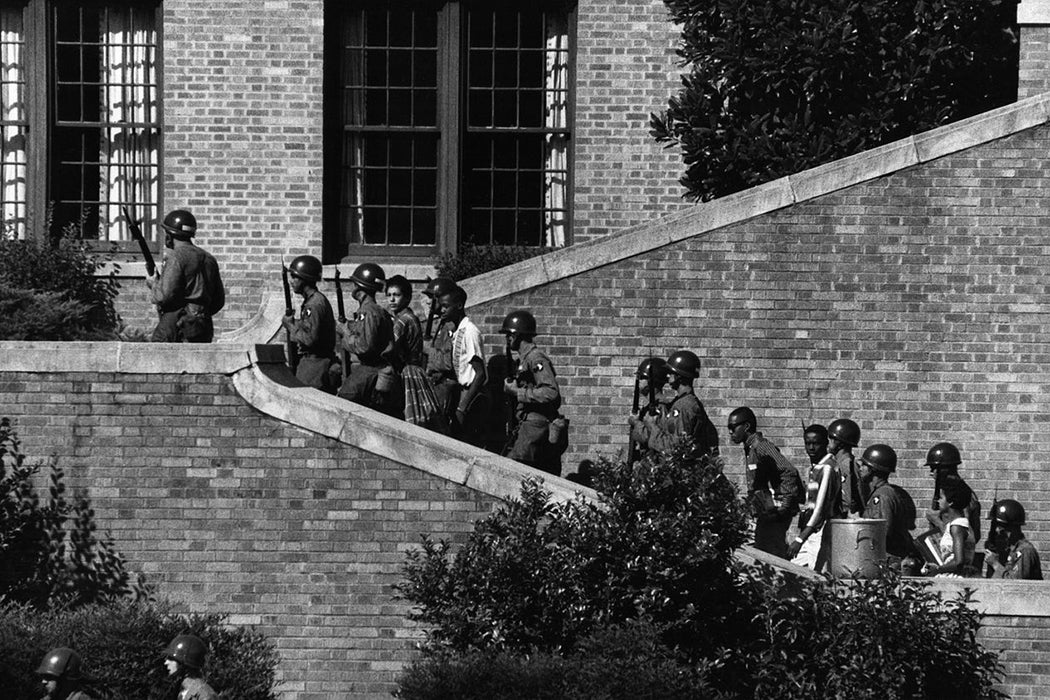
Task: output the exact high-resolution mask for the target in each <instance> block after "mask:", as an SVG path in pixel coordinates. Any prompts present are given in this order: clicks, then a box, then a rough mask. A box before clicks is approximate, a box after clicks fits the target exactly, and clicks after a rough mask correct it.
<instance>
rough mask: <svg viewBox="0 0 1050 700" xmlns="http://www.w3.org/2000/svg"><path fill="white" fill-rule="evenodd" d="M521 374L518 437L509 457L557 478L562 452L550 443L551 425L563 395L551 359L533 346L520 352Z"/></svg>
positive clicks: (518, 393)
mask: <svg viewBox="0 0 1050 700" xmlns="http://www.w3.org/2000/svg"><path fill="white" fill-rule="evenodd" d="M519 356H520V361H519V362H518V367H519V369H518V374H517V419H518V433H517V436H516V437H515V439H514V443H513V445H512V446H511V448H510V450H509V451H508V452H507V457H509V458H510V459H513V460H516V461H518V462H521V463H523V464H527V465H529V466H530V467H535V468H536V469H541V470H543V471H545V472H547V473H549V474H554V475H555V476H560V475H561V452H560V450H559V449H558V447H557V446H555V445H552V444H551V442H550V437H549V436H550V425H551V421H552V420H554V419H555V418H556V417H557V415H558V409H559V408H560V407H561V391H560V390H559V388H558V379H557V377H556V375H555V371H554V366H553V365H552V364H551V361H550V358H549V357H547V355H546V354H545V353H544V352H543V351H542V350H540V349H539V348H538V347H536V345H534V344H533V343H531V342H528V341H523V342H522V343H521V348H520V350H519Z"/></svg>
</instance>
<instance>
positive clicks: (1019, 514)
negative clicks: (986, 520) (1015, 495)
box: [992, 498, 1024, 525]
mask: <svg viewBox="0 0 1050 700" xmlns="http://www.w3.org/2000/svg"><path fill="white" fill-rule="evenodd" d="M992 522H994V523H999V524H1000V525H1024V506H1022V505H1021V504H1020V503H1018V502H1017V501H1015V500H1014V499H1012V498H1003V499H1001V500H998V501H996V502H995V503H994V504H992Z"/></svg>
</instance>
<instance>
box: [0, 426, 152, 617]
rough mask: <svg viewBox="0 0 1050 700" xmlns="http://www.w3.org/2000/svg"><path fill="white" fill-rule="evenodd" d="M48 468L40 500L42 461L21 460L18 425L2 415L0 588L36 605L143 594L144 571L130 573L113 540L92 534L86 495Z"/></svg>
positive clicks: (54, 466) (53, 466)
mask: <svg viewBox="0 0 1050 700" xmlns="http://www.w3.org/2000/svg"><path fill="white" fill-rule="evenodd" d="M48 467H49V472H50V473H49V489H48V497H47V499H46V500H41V498H40V497H39V495H38V494H37V491H36V489H35V488H34V487H33V484H32V480H33V477H34V476H35V475H36V474H37V473H38V472H39V471H40V465H39V464H33V465H27V464H26V455H25V454H24V453H23V452H22V450H21V443H20V442H19V439H18V434H17V432H16V431H15V430H14V428H13V427H12V426H11V422H10V421H9V420H8V419H7V418H4V419H0V594H2V595H3V596H5V597H6V598H7V599H9V600H13V601H20V602H25V603H28V604H31V605H34V606H36V607H38V608H45V607H48V606H53V605H63V606H68V607H76V606H79V605H86V604H89V603H100V602H110V601H114V600H118V599H122V598H128V597H131V598H143V597H147V596H148V595H149V593H150V590H149V587H148V586H147V585H146V583H145V581H144V579H143V578H142V576H141V575H139V576H138V577H137V578H135V579H133V578H132V576H131V574H130V573H129V572H128V570H127V566H126V563H125V561H124V557H123V556H122V555H121V554H120V553H119V552H117V550H116V547H115V545H114V543H113V541H112V540H111V539H109V538H108V537H107V538H101V539H100V538H99V537H98V535H97V534H96V530H97V527H96V525H95V514H94V511H93V510H92V509H91V505H90V503H89V502H88V500H87V499H86V498H84V497H83V496H75V497H74V498H73V499H72V501H69V500H67V498H66V487H65V484H64V483H63V473H62V470H61V469H60V468H59V466H58V464H57V462H56V461H55V460H54V459H52V460H50V461H49V462H48Z"/></svg>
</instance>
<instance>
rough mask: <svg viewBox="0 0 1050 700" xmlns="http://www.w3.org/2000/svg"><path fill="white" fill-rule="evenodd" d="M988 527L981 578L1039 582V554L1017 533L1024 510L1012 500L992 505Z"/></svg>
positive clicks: (1005, 499)
mask: <svg viewBox="0 0 1050 700" xmlns="http://www.w3.org/2000/svg"><path fill="white" fill-rule="evenodd" d="M990 516H991V521H992V526H991V529H990V531H989V533H988V543H987V545H986V546H987V548H988V551H987V552H986V553H985V556H984V563H985V567H986V570H985V578H1009V579H1027V580H1030V581H1042V580H1043V569H1042V567H1041V566H1040V564H1039V552H1037V551H1036V549H1035V547H1034V546H1033V545H1032V543H1031V542H1029V541H1028V540H1027V539H1025V536H1024V533H1023V532H1021V526H1022V525H1024V522H1025V518H1024V506H1022V505H1021V504H1020V503H1018V502H1017V501H1015V500H1013V499H1012V498H1004V499H1002V500H999V501H996V502H995V503H994V504H993V505H992V512H991V514H990Z"/></svg>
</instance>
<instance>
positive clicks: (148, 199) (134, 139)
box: [99, 9, 160, 240]
mask: <svg viewBox="0 0 1050 700" xmlns="http://www.w3.org/2000/svg"><path fill="white" fill-rule="evenodd" d="M100 22H101V27H100V30H101V31H100V35H101V36H102V37H103V47H102V83H103V84H102V100H103V104H102V115H103V120H105V121H106V122H107V123H108V126H106V127H104V128H103V129H102V146H101V156H100V157H101V168H100V170H101V177H100V183H99V186H100V190H101V191H100V193H99V201H100V202H101V204H100V208H101V209H102V211H100V212H99V214H100V217H99V218H100V222H99V226H100V231H99V236H100V237H101V238H104V239H106V240H119V239H126V238H128V235H127V232H126V229H125V225H124V221H123V215H122V213H121V205H123V204H126V205H128V206H129V207H130V208H131V209H132V212H133V214H134V216H135V217H136V218H137V219H139V220H143V219H144V220H145V221H144V223H143V226H142V230H143V231H144V232H149V231H154V230H156V222H157V216H158V212H157V209H156V208H157V206H158V200H159V197H158V189H159V182H158V179H159V167H158V165H159V151H158V147H159V145H160V144H159V141H160V134H159V133H158V131H157V128H156V125H157V124H158V123H159V118H158V117H159V115H158V114H157V66H156V46H157V32H156V30H155V29H154V26H153V13H152V10H148V11H138V10H135V9H128V10H124V11H115V10H110V11H109V12H104V13H103V14H102V17H101V19H100ZM147 235H148V234H147Z"/></svg>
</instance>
